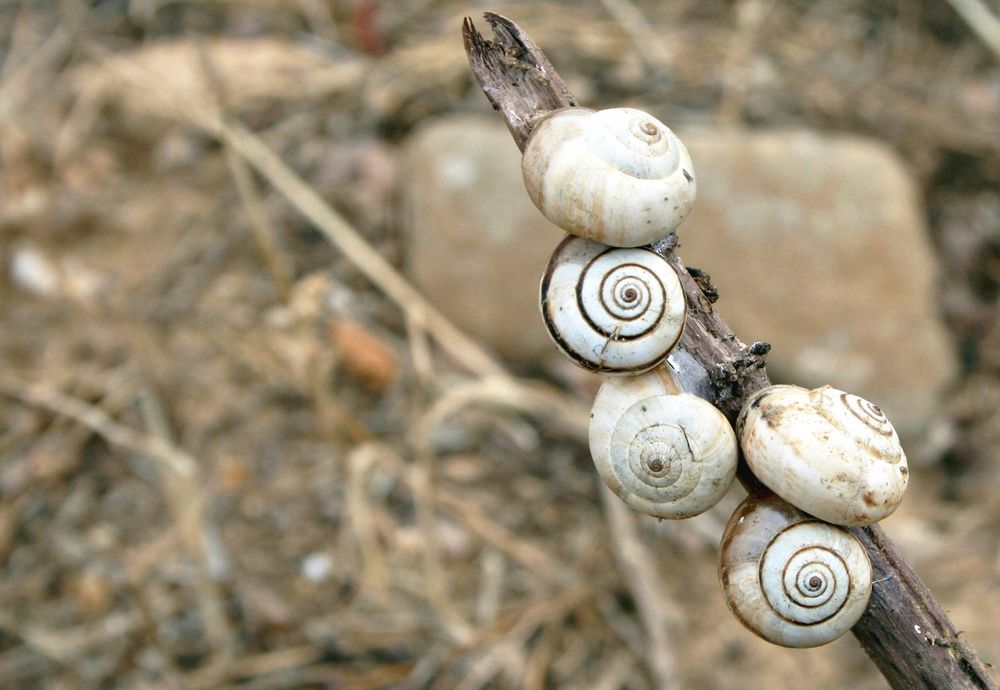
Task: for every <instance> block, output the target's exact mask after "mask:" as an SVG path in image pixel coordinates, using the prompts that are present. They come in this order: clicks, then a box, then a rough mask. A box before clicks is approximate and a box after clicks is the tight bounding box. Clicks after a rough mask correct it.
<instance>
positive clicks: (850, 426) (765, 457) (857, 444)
mask: <svg viewBox="0 0 1000 690" xmlns="http://www.w3.org/2000/svg"><path fill="white" fill-rule="evenodd" d="M737 431H738V433H739V436H740V445H741V447H742V448H743V453H744V455H745V456H746V460H747V464H749V465H750V469H752V470H753V473H754V474H755V475H756V476H757V478H758V479H760V481H761V482H763V483H764V484H765V485H766V486H767V487H769V488H770V489H771V490H772V491H774V492H775V493H776V494H778V495H779V496H781V497H782V498H784V499H785V500H786V501H788V502H789V503H791V504H792V505H794V506H796V507H798V508H801V509H802V510H804V511H806V512H807V513H809V514H810V515H815V516H816V517H818V518H821V519H823V520H826V521H827V522H832V523H834V524H837V525H848V526H863V525H870V524H872V523H874V522H877V521H879V520H881V519H882V518H884V517H886V516H887V515H889V514H890V513H892V511H894V510H895V509H896V507H897V506H898V505H899V503H900V501H901V500H902V498H903V492H904V491H905V490H906V484H907V481H908V479H909V469H908V468H907V466H906V455H904V453H903V449H902V446H901V445H900V443H899V437H898V436H897V435H896V431H895V429H893V428H892V424H890V423H889V420H888V419H886V417H885V414H884V413H883V412H882V410H881V409H880V408H879V407H878V406H876V405H874V404H872V403H870V402H868V401H867V400H865V399H863V398H859V397H858V396H856V395H851V394H850V393H845V392H844V391H841V390H837V389H836V388H831V387H829V386H824V387H822V388H817V389H815V390H807V389H805V388H799V387H798V386H771V387H769V388H765V389H764V390H762V391H760V392H759V393H757V394H756V395H754V396H753V397H751V398H750V400H748V401H747V405H746V407H744V408H743V411H742V412H741V413H740V417H739V420H738V421H737Z"/></svg>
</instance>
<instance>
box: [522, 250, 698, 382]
mask: <svg viewBox="0 0 1000 690" xmlns="http://www.w3.org/2000/svg"><path fill="white" fill-rule="evenodd" d="M540 301H541V307H542V318H543V320H544V321H545V326H546V328H547V329H548V331H549V335H550V336H552V339H553V340H554V341H555V343H556V345H558V346H559V348H560V349H561V350H562V351H563V352H564V353H565V354H566V355H567V356H568V357H569V358H570V359H572V360H573V361H574V362H576V363H577V364H578V365H580V366H581V367H583V368H584V369H588V370H590V371H597V372H604V373H607V374H612V375H615V374H633V373H636V372H642V371H646V370H647V369H651V368H652V367H654V366H656V365H657V364H659V363H660V362H661V361H663V359H664V358H665V357H666V356H667V354H668V353H669V352H670V349H671V348H672V347H673V346H674V344H675V343H676V342H677V339H678V338H680V335H681V331H682V330H683V328H684V314H685V304H684V291H683V289H682V288H681V284H680V280H678V278H677V274H676V273H674V270H673V269H672V268H671V267H670V264H668V263H667V262H666V261H665V260H664V259H663V257H661V256H659V255H658V254H655V253H653V252H652V251H649V250H648V249H617V248H612V247H606V246H604V245H602V244H598V243H597V242H591V241H590V240H585V239H582V238H579V237H572V236H570V237H567V238H566V239H565V240H563V242H562V243H561V244H560V245H559V246H558V247H556V250H555V252H554V253H553V255H552V259H551V260H550V261H549V265H548V267H547V268H546V269H545V275H544V276H543V277H542V285H541V294H540Z"/></svg>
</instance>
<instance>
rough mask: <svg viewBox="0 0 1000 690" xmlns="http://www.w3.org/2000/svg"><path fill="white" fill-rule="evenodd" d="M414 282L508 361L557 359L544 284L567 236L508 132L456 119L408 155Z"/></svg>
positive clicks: (434, 129)
mask: <svg viewBox="0 0 1000 690" xmlns="http://www.w3.org/2000/svg"><path fill="white" fill-rule="evenodd" d="M406 160H407V174H406V178H405V179H407V186H406V189H405V198H406V206H407V210H408V214H407V215H408V217H409V223H408V224H409V230H410V232H409V233H408V239H409V242H408V249H407V252H406V256H407V265H408V271H409V273H410V276H411V277H412V279H413V281H414V282H415V283H416V284H417V286H418V287H419V288H420V289H421V290H422V291H423V292H424V294H425V295H427V296H428V297H429V298H430V299H431V300H432V301H433V302H434V303H435V304H436V305H437V306H438V307H439V308H440V309H441V310H442V311H443V312H444V313H445V314H446V315H448V316H449V317H450V318H452V319H453V320H454V321H455V322H456V323H457V324H458V325H459V326H460V327H461V328H462V329H464V330H465V331H466V332H468V333H470V334H472V335H474V336H475V337H477V338H479V339H480V340H481V341H482V342H484V343H486V344H487V345H489V346H490V347H492V348H493V349H494V350H496V351H497V352H499V353H500V354H501V355H503V356H504V357H506V358H508V359H511V360H514V361H518V362H527V361H531V360H534V359H537V358H539V357H547V356H549V355H551V354H553V353H554V352H555V351H556V350H555V345H553V344H552V342H551V341H550V340H549V338H548V335H547V334H546V333H545V327H544V326H543V325H542V318H541V315H540V313H539V309H538V283H539V281H540V280H541V277H542V272H543V271H544V270H545V265H546V264H547V263H548V260H549V256H550V255H551V254H552V251H553V250H554V249H555V247H556V245H557V244H559V242H560V240H561V239H562V237H563V235H562V233H561V232H560V231H559V230H558V229H557V228H556V227H555V226H553V225H551V224H550V223H549V222H548V221H546V220H545V218H544V217H543V216H542V215H541V214H540V213H539V212H538V211H536V210H535V207H534V206H532V205H531V201H530V200H529V199H528V195H527V193H526V192H525V191H524V183H523V182H522V181H521V154H520V153H519V152H518V150H517V146H515V145H514V142H513V140H512V139H511V138H510V134H508V133H507V130H506V129H505V128H504V127H503V125H501V124H499V123H498V122H495V121H488V120H484V119H482V118H473V117H453V118H448V119H444V120H441V121H438V122H435V123H434V124H431V125H430V126H428V127H425V128H424V129H422V130H420V131H419V132H417V134H416V135H415V136H414V137H413V138H412V139H411V141H410V143H409V145H408V147H407V153H406Z"/></svg>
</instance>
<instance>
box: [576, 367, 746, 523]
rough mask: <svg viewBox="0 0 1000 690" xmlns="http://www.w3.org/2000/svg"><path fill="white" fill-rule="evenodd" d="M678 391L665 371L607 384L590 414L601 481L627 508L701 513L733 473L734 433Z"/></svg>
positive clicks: (663, 514)
mask: <svg viewBox="0 0 1000 690" xmlns="http://www.w3.org/2000/svg"><path fill="white" fill-rule="evenodd" d="M676 392H677V388H676V386H675V384H674V383H673V380H672V378H671V376H670V374H669V373H668V372H667V371H666V369H665V368H664V367H658V368H656V369H654V370H653V371H649V372H646V373H645V374H641V375H639V376H631V377H628V378H612V379H608V380H607V381H606V382H605V383H604V385H602V386H601V389H600V391H598V393H597V398H596V399H595V400H594V407H593V409H592V411H591V414H590V452H591V454H592V455H593V458H594V465H595V466H596V467H597V472H598V474H599V475H600V476H601V479H602V480H603V481H604V483H605V484H607V486H608V488H610V489H611V491H613V492H614V493H615V495H617V496H618V497H619V498H620V499H622V500H623V501H624V502H625V503H626V504H628V505H629V506H630V507H631V508H634V509H635V510H638V511H639V512H642V513H646V514H648V515H654V516H656V517H660V518H670V519H681V518H687V517H692V516H694V515H699V514H700V513H703V512H705V511H706V510H708V509H709V508H711V507H712V506H713V505H715V504H716V503H718V502H719V500H720V499H721V498H722V497H723V496H724V495H725V493H726V491H727V490H728V489H729V486H730V485H731V484H732V483H733V477H734V476H735V474H736V458H737V450H736V435H735V434H734V433H733V429H732V427H731V426H730V425H729V421H728V420H727V419H726V418H725V416H724V415H723V414H722V413H721V412H719V410H717V409H716V408H715V407H713V406H712V405H711V404H710V403H708V402H706V401H704V400H702V399H701V398H698V397H695V396H693V395H688V394H686V393H680V394H674V393H676Z"/></svg>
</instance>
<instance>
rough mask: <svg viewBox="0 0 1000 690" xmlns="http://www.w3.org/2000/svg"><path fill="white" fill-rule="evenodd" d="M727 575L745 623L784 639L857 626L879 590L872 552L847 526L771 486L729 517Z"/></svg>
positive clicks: (816, 641)
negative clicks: (830, 520) (774, 491)
mask: <svg viewBox="0 0 1000 690" xmlns="http://www.w3.org/2000/svg"><path fill="white" fill-rule="evenodd" d="M719 577H720V579H721V581H722V588H723V591H724V593H725V597H726V603H727V604H728V605H729V608H730V610H731V611H732V612H733V614H734V615H735V616H736V618H738V619H739V621H740V622H741V623H743V625H744V626H746V627H747V628H748V629H750V630H751V631H752V632H754V633H755V634H757V635H758V636H760V637H762V638H764V639H765V640H767V641H768V642H772V643H774V644H778V645H782V646H784V647H816V646H819V645H822V644H826V643H827V642H831V641H833V640H835V639H837V638H838V637H840V636H841V635H843V634H844V633H845V632H847V631H848V630H850V629H851V628H852V627H853V626H854V624H855V623H856V622H857V620H858V619H859V618H860V617H861V615H862V614H863V613H864V611H865V608H866V607H867V606H868V599H869V597H870V595H871V587H872V570H871V563H870V562H869V560H868V554H867V553H866V552H865V549H864V547H863V546H862V545H861V542H859V541H858V540H857V539H856V538H855V537H854V535H852V534H851V533H850V532H849V531H847V530H846V529H844V528H843V527H838V526H836V525H831V524H828V523H825V522H820V521H819V520H816V519H815V518H812V517H809V516H808V515H806V514H805V513H803V512H801V511H800V510H798V509H796V508H795V507H793V506H791V505H789V504H788V503H786V502H785V501H783V500H781V499H780V498H778V497H777V496H774V495H773V494H770V493H761V494H754V495H751V496H749V497H748V498H747V499H746V500H745V501H744V502H743V503H742V504H741V505H740V507H739V508H737V509H736V512H735V513H733V516H732V517H731V518H730V519H729V523H728V524H727V525H726V529H725V532H724V533H723V536H722V547H721V560H720V564H719Z"/></svg>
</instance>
